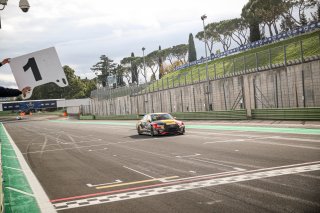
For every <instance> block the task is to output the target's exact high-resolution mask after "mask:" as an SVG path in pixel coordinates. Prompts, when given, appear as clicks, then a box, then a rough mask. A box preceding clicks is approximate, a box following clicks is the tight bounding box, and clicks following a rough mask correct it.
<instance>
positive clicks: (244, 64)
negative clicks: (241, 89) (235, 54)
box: [243, 55, 247, 73]
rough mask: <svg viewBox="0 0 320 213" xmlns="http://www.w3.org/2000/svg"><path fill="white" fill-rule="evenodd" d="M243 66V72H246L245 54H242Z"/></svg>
mask: <svg viewBox="0 0 320 213" xmlns="http://www.w3.org/2000/svg"><path fill="white" fill-rule="evenodd" d="M243 68H244V73H247V61H246V55H244V56H243Z"/></svg>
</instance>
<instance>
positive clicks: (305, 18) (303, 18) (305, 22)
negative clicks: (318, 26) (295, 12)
mask: <svg viewBox="0 0 320 213" xmlns="http://www.w3.org/2000/svg"><path fill="white" fill-rule="evenodd" d="M300 23H301V26H304V25H307V24H308V21H307V17H306V14H305V13H304V12H303V13H301V15H300Z"/></svg>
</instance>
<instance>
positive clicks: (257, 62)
mask: <svg viewBox="0 0 320 213" xmlns="http://www.w3.org/2000/svg"><path fill="white" fill-rule="evenodd" d="M255 56H256V69H257V71H258V66H259V61H258V53H255Z"/></svg>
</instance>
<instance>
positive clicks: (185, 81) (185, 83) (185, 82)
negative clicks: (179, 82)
mask: <svg viewBox="0 0 320 213" xmlns="http://www.w3.org/2000/svg"><path fill="white" fill-rule="evenodd" d="M184 85H187V75H184Z"/></svg>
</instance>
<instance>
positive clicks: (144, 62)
mask: <svg viewBox="0 0 320 213" xmlns="http://www.w3.org/2000/svg"><path fill="white" fill-rule="evenodd" d="M145 50H146V48H144V47H142V56H143V71H144V79H145V83H147V73H146V61H145V58H144V51H145Z"/></svg>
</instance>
